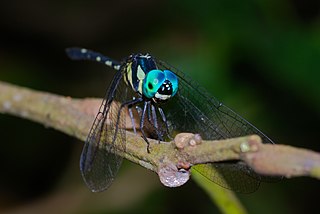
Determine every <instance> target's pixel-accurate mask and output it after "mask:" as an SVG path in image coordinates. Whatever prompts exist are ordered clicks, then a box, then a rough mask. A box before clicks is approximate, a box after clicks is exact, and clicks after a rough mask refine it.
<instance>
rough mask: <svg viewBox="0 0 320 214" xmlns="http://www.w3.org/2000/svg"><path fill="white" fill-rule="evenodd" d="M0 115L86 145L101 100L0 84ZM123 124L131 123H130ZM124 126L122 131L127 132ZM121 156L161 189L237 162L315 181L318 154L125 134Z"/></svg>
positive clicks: (254, 141) (250, 139)
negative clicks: (201, 168) (199, 170)
mask: <svg viewBox="0 0 320 214" xmlns="http://www.w3.org/2000/svg"><path fill="white" fill-rule="evenodd" d="M0 92H1V93H0V113H5V114H11V115H15V116H18V117H22V118H26V119H29V120H32V121H35V122H38V123H41V124H43V125H44V126H46V127H52V128H54V129H56V130H59V131H61V132H64V133H66V134H68V135H71V136H74V137H76V138H78V139H80V140H82V141H85V139H86V136H87V134H88V131H89V129H90V127H91V125H92V122H93V120H94V117H95V115H96V113H97V112H98V108H99V106H100V104H101V99H94V98H85V99H74V98H70V97H64V96H59V95H54V94H50V93H47V92H39V91H35V90H31V89H27V88H23V87H19V86H14V85H11V84H8V83H4V82H0ZM127 121H130V120H129V119H128V120H127ZM130 126H131V124H130V123H129V122H128V124H127V127H126V128H127V129H128V130H129V129H131V128H132V127H130ZM126 136H127V144H126V151H124V152H123V151H119V155H122V156H123V157H124V158H126V159H128V160H130V161H132V162H134V163H137V164H139V165H141V166H143V167H145V168H147V169H150V170H153V171H155V172H156V173H158V175H159V177H160V180H161V182H162V183H163V184H164V185H166V186H180V185H182V184H184V183H185V182H186V181H187V180H188V179H189V176H190V167H191V166H192V165H195V164H200V163H209V162H217V161H226V160H242V161H244V162H245V163H246V164H248V165H249V166H250V167H252V168H253V169H254V170H255V171H256V172H257V173H261V174H264V175H280V176H285V177H294V176H311V177H314V178H317V179H320V154H319V153H316V152H313V151H310V150H307V149H301V148H294V147H291V146H286V145H268V144H262V143H261V139H260V138H259V136H256V135H253V136H244V137H239V138H234V139H226V140H219V141H203V140H201V137H200V136H198V135H194V134H190V133H181V134H179V135H177V136H176V137H175V140H174V142H167V143H165V142H163V143H160V144H159V143H158V141H157V140H152V139H150V140H149V141H150V153H148V152H147V149H146V143H145V142H144V140H143V139H142V138H141V137H140V136H138V135H135V134H133V133H131V132H129V131H127V133H126Z"/></svg>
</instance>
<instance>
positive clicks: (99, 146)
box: [80, 71, 127, 192]
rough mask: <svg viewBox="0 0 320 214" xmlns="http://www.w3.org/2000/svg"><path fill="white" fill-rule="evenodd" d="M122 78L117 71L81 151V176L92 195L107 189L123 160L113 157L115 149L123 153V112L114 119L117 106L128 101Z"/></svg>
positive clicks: (118, 108) (116, 113)
mask: <svg viewBox="0 0 320 214" xmlns="http://www.w3.org/2000/svg"><path fill="white" fill-rule="evenodd" d="M122 78H123V74H122V73H121V71H118V72H117V74H116V75H115V77H114V79H113V81H112V83H111V85H110V87H109V90H108V92H107V94H106V97H105V98H104V99H103V101H102V104H101V107H100V110H99V112H98V114H97V116H96V118H95V120H94V123H93V125H92V128H91V130H90V132H89V135H88V138H87V140H86V142H85V145H84V147H83V150H82V154H81V159H80V170H81V174H82V177H83V179H84V181H85V183H86V184H87V186H88V187H89V188H90V189H91V190H92V191H93V192H99V191H103V190H105V189H107V188H108V187H109V186H110V184H111V183H112V181H113V180H114V178H115V176H116V174H117V172H118V170H119V168H120V165H121V163H122V157H120V156H118V155H116V154H115V152H116V150H117V148H120V150H122V151H125V140H126V139H125V138H126V136H125V130H124V129H122V128H123V127H124V126H125V115H124V114H125V109H123V110H122V112H121V115H120V119H119V120H117V118H118V112H119V110H120V105H121V103H122V101H123V100H124V99H126V98H127V96H126V87H123V84H124V83H123V80H122ZM111 106H112V107H111ZM107 123H108V125H107ZM117 126H118V131H116V128H117ZM114 139H115V140H114Z"/></svg>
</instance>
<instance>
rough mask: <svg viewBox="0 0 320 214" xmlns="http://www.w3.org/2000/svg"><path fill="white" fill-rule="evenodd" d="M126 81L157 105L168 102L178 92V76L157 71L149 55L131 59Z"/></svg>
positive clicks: (135, 56) (140, 55) (128, 64)
mask: <svg viewBox="0 0 320 214" xmlns="http://www.w3.org/2000/svg"><path fill="white" fill-rule="evenodd" d="M125 81H126V83H127V85H130V86H131V87H132V89H133V90H134V91H136V92H137V93H139V94H140V95H143V96H144V97H145V98H147V99H151V100H153V102H155V103H163V102H166V101H167V100H169V99H170V98H171V97H173V96H174V95H175V94H176V93H177V90H178V78H177V76H176V75H175V74H174V73H173V72H171V71H170V70H159V69H157V66H156V62H155V61H154V59H153V58H152V56H150V55H149V54H146V55H142V54H135V55H131V57H129V59H128V62H127V68H126V80H125Z"/></svg>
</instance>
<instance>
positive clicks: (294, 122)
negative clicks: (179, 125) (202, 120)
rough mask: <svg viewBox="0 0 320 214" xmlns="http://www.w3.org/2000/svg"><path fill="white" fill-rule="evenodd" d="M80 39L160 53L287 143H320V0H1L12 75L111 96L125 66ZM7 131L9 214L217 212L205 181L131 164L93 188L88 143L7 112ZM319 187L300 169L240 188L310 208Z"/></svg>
mask: <svg viewBox="0 0 320 214" xmlns="http://www.w3.org/2000/svg"><path fill="white" fill-rule="evenodd" d="M70 46H81V47H86V48H90V49H93V50H96V51H99V52H102V53H104V54H105V55H107V56H110V57H113V58H114V59H117V60H120V59H122V58H124V57H126V56H128V55H129V54H131V53H134V52H142V53H145V52H149V53H151V54H153V55H154V56H156V57H157V58H159V59H162V60H164V61H167V62H168V63H170V64H172V65H174V66H175V67H177V68H179V69H180V70H182V71H184V72H185V73H187V74H188V75H189V76H191V77H192V78H193V79H196V80H197V81H198V82H199V83H200V84H201V85H203V86H204V87H205V88H206V89H207V90H208V91H209V92H210V93H211V94H213V95H214V96H215V97H217V98H218V99H220V100H221V101H223V102H224V103H225V104H226V105H227V106H229V107H231V108H232V109H234V110H236V111H237V112H238V113H239V114H240V115H242V116H243V117H245V118H247V119H248V120H249V121H251V122H252V123H253V124H255V125H256V126H257V127H258V128H260V129H261V130H263V131H264V132H265V133H266V134H268V136H270V137H271V138H272V139H273V140H274V141H275V142H276V143H278V144H289V145H293V146H298V147H305V148H309V149H313V150H316V151H320V146H319V144H320V142H319V137H318V136H319V128H320V127H319V125H318V124H319V122H320V113H319V108H320V96H319V92H320V83H319V82H320V1H318V0H306V1H302V0H268V1H267V0H255V1H254V0H243V1H237V0H214V1H191V0H186V1H177V0H175V1H151V0H149V1H146V0H138V1H129V0H127V1H124V0H117V1H97V0H95V1H83V0H80V1H75V0H71V1H40V0H30V1H14V0H12V1H1V3H0V80H1V81H7V82H10V83H14V84H18V85H22V86H26V87H30V88H33V89H37V90H42V91H48V92H52V93H57V94H61V95H66V96H72V97H80V98H82V97H102V96H104V93H105V89H106V88H107V86H108V82H109V81H110V79H111V78H112V76H113V75H114V72H113V71H112V70H111V69H108V68H106V67H104V66H102V65H100V64H95V63H90V62H73V61H70V60H69V59H68V58H67V57H66V55H65V53H64V49H65V48H67V47H70ZM0 93H1V92H0ZM30 105H32V104H30ZM0 133H1V144H0V168H1V171H0V213H18V212H20V213H27V212H32V213H36V212H38V213H145V212H153V213H164V212H166V213H173V212H183V211H189V212H198V213H209V212H218V210H217V208H216V207H215V205H214V204H212V203H211V202H210V200H209V198H208V197H207V195H206V194H205V193H204V192H203V191H202V190H201V189H200V188H198V186H197V185H196V184H195V183H194V182H192V181H191V182H188V183H187V184H186V185H185V186H183V187H180V188H175V189H170V188H166V187H163V186H162V185H161V184H160V182H159V180H158V178H157V176H156V175H155V174H154V173H152V172H149V171H147V170H145V169H143V168H141V167H139V166H136V165H133V164H131V163H129V162H126V163H125V164H124V166H123V167H122V169H121V172H120V174H119V176H118V178H117V179H116V180H115V182H114V184H113V185H112V186H111V188H110V189H109V190H108V191H106V192H104V193H99V194H92V193H90V192H89V190H88V189H87V188H86V187H85V184H84V183H83V182H82V179H81V177H80V172H79V169H78V161H79V157H80V152H81V148H82V142H80V141H78V140H76V139H73V138H71V137H68V136H66V135H64V134H62V133H59V132H57V131H55V130H52V129H49V128H46V127H44V126H43V125H39V124H35V123H32V122H30V121H26V120H23V119H19V118H15V117H12V116H8V115H0ZM319 191H320V185H319V182H318V181H316V180H313V179H311V178H294V179H289V180H286V179H284V180H283V181H281V182H279V183H275V184H262V185H261V187H260V189H259V190H258V191H257V192H256V193H253V194H248V195H239V197H240V198H241V200H242V202H243V203H244V205H245V206H246V207H247V209H248V210H249V211H250V212H251V213H271V212H272V213H309V212H311V211H313V210H315V209H318V201H319V199H318V197H317V195H318V193H319Z"/></svg>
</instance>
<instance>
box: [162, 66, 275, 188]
mask: <svg viewBox="0 0 320 214" xmlns="http://www.w3.org/2000/svg"><path fill="white" fill-rule="evenodd" d="M158 65H159V67H160V68H161V69H169V70H171V71H173V72H174V73H176V75H177V76H178V78H179V89H178V93H177V95H176V96H175V97H173V98H172V100H170V101H169V102H168V104H167V105H164V107H163V109H164V112H165V114H166V117H167V120H168V121H169V125H170V130H171V131H175V132H192V133H199V134H200V135H201V137H202V138H203V139H204V140H219V139H225V138H233V137H239V136H245V135H249V134H257V135H259V136H260V137H261V138H262V140H263V143H273V142H272V141H271V140H270V139H269V138H268V137H267V136H266V135H264V134H263V133H262V132H261V131H260V130H258V129H257V128H256V127H254V126H253V125H252V124H250V123H249V122H248V121H246V120H245V119H243V118H242V117H241V116H239V115H238V114H236V113H235V112H234V111H232V110H231V109H230V108H228V107H227V106H225V105H223V104H222V103H221V102H219V101H218V100H217V99H216V98H215V97H213V96H211V95H209V94H208V93H207V92H206V91H205V90H204V89H203V88H201V87H200V86H199V85H198V84H197V83H196V82H194V81H192V80H191V79H190V78H188V77H187V76H186V75H185V74H183V73H182V72H180V71H178V70H177V69H175V68H173V67H171V66H168V65H167V64H165V63H164V62H161V61H158ZM193 170H197V171H198V172H200V173H201V174H202V175H204V176H205V177H206V178H208V179H209V180H211V181H213V182H215V183H217V184H219V185H220V186H222V187H225V188H229V189H232V190H234V191H237V192H243V193H249V192H253V191H255V190H256V189H257V188H258V187H259V184H260V180H261V179H263V178H264V177H262V176H260V175H258V174H256V173H255V172H254V171H253V170H252V169H251V168H250V167H248V166H247V165H245V164H243V163H241V162H221V163H213V164H204V165H197V166H194V167H193ZM222 178H223V179H222Z"/></svg>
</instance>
